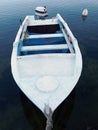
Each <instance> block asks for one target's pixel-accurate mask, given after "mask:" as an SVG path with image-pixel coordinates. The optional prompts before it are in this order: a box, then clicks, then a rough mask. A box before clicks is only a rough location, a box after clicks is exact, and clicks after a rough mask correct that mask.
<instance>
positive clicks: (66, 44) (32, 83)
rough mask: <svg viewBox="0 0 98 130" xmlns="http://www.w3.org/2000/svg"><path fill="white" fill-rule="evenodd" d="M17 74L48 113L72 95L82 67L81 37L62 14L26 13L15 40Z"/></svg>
mask: <svg viewBox="0 0 98 130" xmlns="http://www.w3.org/2000/svg"><path fill="white" fill-rule="evenodd" d="M11 70H12V74H13V77H14V79H15V81H16V83H17V85H18V86H19V88H20V89H21V90H22V92H23V93H24V94H25V95H26V96H27V97H28V98H29V99H30V100H31V101H32V102H33V103H34V104H35V105H36V106H37V107H38V108H39V109H40V110H41V111H42V112H43V113H44V109H45V106H46V105H48V106H49V108H51V110H52V112H54V110H55V109H56V108H57V107H58V106H59V105H60V104H61V103H62V102H63V101H64V99H66V98H67V97H68V95H69V94H70V93H71V92H72V90H73V89H74V87H75V85H76V84H77V82H78V80H79V77H80V75H81V71H82V56H81V52H80V49H79V46H78V42H77V39H76V38H75V37H74V35H73V34H72V32H71V30H70V28H69V27H68V24H67V23H66V22H65V21H64V20H63V18H62V17H61V15H60V14H57V15H56V17H53V18H51V19H44V20H42V19H37V20H36V19H35V17H34V16H33V15H31V16H26V18H25V19H24V21H23V23H22V25H20V28H19V31H18V33H17V35H16V38H15V41H14V43H13V50H12V56H11Z"/></svg>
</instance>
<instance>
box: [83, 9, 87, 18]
mask: <svg viewBox="0 0 98 130" xmlns="http://www.w3.org/2000/svg"><path fill="white" fill-rule="evenodd" d="M87 15H88V9H84V10H83V11H82V16H84V17H86V16H87Z"/></svg>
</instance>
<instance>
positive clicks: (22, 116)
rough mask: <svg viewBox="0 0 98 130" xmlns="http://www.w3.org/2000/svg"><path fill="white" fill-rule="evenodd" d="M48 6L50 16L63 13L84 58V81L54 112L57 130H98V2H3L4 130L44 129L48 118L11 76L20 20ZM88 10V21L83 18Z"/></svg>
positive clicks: (0, 75) (0, 129)
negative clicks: (11, 60) (14, 46)
mask: <svg viewBox="0 0 98 130" xmlns="http://www.w3.org/2000/svg"><path fill="white" fill-rule="evenodd" d="M39 5H42V6H43V5H46V6H47V9H48V13H49V17H53V16H55V15H56V13H60V14H61V15H62V16H63V18H64V19H65V20H66V21H67V23H68V25H69V26H70V28H71V30H72V32H73V34H74V35H75V37H76V38H77V39H78V42H79V47H80V50H81V53H82V57H83V71H82V75H81V78H80V80H79V82H78V84H77V85H76V87H75V89H74V91H73V92H72V93H71V95H70V96H69V97H68V98H67V99H66V100H65V101H64V102H63V103H62V104H61V105H60V106H59V107H58V109H57V110H56V111H55V112H54V115H53V121H54V128H53V130H87V128H89V130H92V128H95V130H98V1H97V0H88V1H85V0H79V1H77V0H73V1H72V0H54V1H53V0H49V1H46V0H24V1H23V0H21V1H20V0H3V1H1V2H0V130H44V129H45V121H46V120H45V117H44V115H43V114H42V113H41V111H39V109H38V108H36V107H35V106H34V105H33V104H32V103H31V102H30V101H29V100H28V99H27V98H26V96H25V95H23V93H22V92H21V91H20V89H19V88H18V86H17V85H16V84H15V82H14V80H13V77H12V74H11V66H10V59H11V51H12V44H13V41H14V39H15V36H16V33H17V30H18V28H19V19H20V18H21V19H24V17H25V16H26V15H28V14H30V15H31V14H34V9H35V7H36V6H39ZM84 8H87V9H88V11H89V15H88V17H87V19H86V20H83V19H82V17H81V13H82V10H83V9H84Z"/></svg>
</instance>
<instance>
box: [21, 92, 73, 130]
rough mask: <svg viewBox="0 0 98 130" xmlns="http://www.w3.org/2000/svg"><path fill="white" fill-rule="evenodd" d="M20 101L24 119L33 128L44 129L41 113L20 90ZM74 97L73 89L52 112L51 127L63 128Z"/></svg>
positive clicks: (44, 119) (44, 123)
mask: <svg viewBox="0 0 98 130" xmlns="http://www.w3.org/2000/svg"><path fill="white" fill-rule="evenodd" d="M20 97H21V102H22V106H23V111H24V114H25V116H26V119H27V120H28V122H29V123H30V125H31V126H32V128H33V129H34V130H38V129H40V130H44V129H45V126H46V118H45V116H44V115H43V113H42V112H41V111H40V109H38V107H36V106H35V105H34V104H33V103H32V102H31V101H30V100H29V99H28V98H27V97H26V96H25V95H24V94H23V92H22V91H20ZM74 99H75V90H73V91H72V92H71V93H70V95H69V96H68V98H66V99H65V100H64V101H63V102H62V103H61V105H60V106H59V107H58V108H57V109H56V110H55V111H54V113H53V129H54V130H64V129H65V128H66V125H67V123H68V120H69V118H70V114H71V112H72V110H73V105H74Z"/></svg>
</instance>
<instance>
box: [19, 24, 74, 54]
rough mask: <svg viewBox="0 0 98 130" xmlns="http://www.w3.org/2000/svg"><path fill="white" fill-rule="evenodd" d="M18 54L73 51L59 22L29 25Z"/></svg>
mask: <svg viewBox="0 0 98 130" xmlns="http://www.w3.org/2000/svg"><path fill="white" fill-rule="evenodd" d="M19 42H20V44H19V46H18V56H27V55H37V54H49V53H51V54H56V53H58V54H59V53H63V54H64V53H65V54H66V53H68V54H69V53H71V52H70V49H69V47H68V44H67V41H66V39H65V37H64V34H63V33H62V31H61V29H60V25H59V24H53V25H36V26H35V25H34V26H27V29H26V31H25V32H24V36H23V40H20V41H19Z"/></svg>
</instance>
